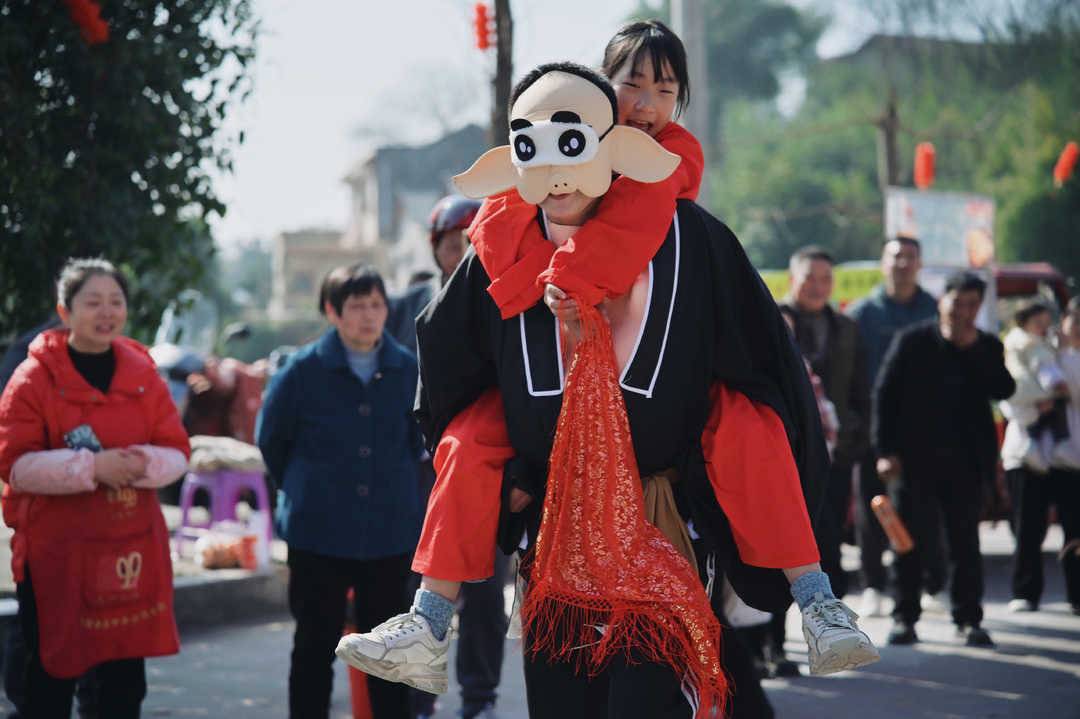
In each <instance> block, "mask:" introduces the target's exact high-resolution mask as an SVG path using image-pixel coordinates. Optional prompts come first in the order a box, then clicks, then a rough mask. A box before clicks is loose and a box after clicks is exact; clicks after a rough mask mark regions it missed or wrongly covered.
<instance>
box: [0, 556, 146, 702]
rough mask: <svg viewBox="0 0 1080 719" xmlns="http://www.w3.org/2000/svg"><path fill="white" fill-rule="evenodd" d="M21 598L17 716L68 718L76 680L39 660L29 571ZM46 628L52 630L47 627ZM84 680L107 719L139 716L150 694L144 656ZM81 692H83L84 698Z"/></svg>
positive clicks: (20, 586) (98, 669)
mask: <svg viewBox="0 0 1080 719" xmlns="http://www.w3.org/2000/svg"><path fill="white" fill-rule="evenodd" d="M15 591H16V595H17V596H18V599H19V617H18V623H19V629H20V632H21V635H22V636H21V638H22V643H23V652H22V658H21V662H20V663H19V664H18V665H17V666H16V667H12V668H11V669H9V670H8V671H9V672H11V673H15V672H17V673H18V676H17V677H13V676H12V674H9V677H10V678H14V679H15V681H16V684H17V685H18V686H20V687H21V691H22V696H21V698H20V702H19V704H18V709H17V711H18V714H17V716H19V717H25V718H26V719H69V718H70V717H71V707H72V702H73V699H74V695H75V684H76V680H75V679H60V678H57V677H54V676H52V675H50V674H49V673H48V672H46V671H45V667H44V666H42V664H41V648H40V639H39V635H38V632H39V621H38V614H37V603H36V601H35V599H34V586H33V583H32V581H31V578H30V574H29V572H27V574H26V579H25V580H24V581H22V582H20V583H19V584H18V585H17V586H16V590H15ZM46 631H48V629H47V628H46ZM81 681H82V682H83V683H87V682H89V683H90V684H87V686H90V685H92V687H93V692H92V695H93V698H94V699H95V700H96V705H97V706H96V709H97V714H96V715H97V716H100V717H108V718H109V719H114V718H115V719H137V718H138V716H139V709H140V707H141V706H142V701H143V699H145V698H146V662H145V661H144V660H143V659H119V660H116V661H111V662H104V663H103V664H99V665H98V666H96V667H94V669H93V670H91V672H90V673H88V674H87V675H86V676H84V677H83V678H82V679H81ZM81 696H82V693H80V697H81Z"/></svg>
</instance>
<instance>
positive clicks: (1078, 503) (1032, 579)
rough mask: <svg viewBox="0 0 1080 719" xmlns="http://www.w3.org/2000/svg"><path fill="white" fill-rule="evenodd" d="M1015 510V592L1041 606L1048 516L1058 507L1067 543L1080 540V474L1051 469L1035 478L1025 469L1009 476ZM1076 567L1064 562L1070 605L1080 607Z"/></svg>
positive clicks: (1013, 580) (1079, 587)
mask: <svg viewBox="0 0 1080 719" xmlns="http://www.w3.org/2000/svg"><path fill="white" fill-rule="evenodd" d="M1005 478H1006V480H1007V482H1008V486H1009V496H1010V498H1011V500H1012V509H1013V516H1012V521H1013V534H1014V535H1015V536H1016V554H1015V557H1014V564H1013V576H1012V593H1013V596H1014V597H1016V598H1018V599H1027V600H1028V601H1031V602H1034V603H1035V604H1038V603H1039V599H1041V598H1042V592H1043V565H1042V543H1043V540H1044V539H1046V528H1047V513H1048V510H1049V509H1050V505H1051V504H1053V505H1055V506H1056V507H1057V511H1058V519H1059V520H1060V522H1061V528H1062V530H1063V531H1064V533H1065V544H1068V543H1069V542H1072V541H1074V540H1076V539H1080V472H1073V471H1065V470H1060V469H1054V470H1051V472H1050V474H1049V475H1034V474H1032V473H1031V472H1028V471H1027V470H1025V469H1013V470H1010V471H1008V472H1006V474H1005ZM1073 566H1074V565H1073V564H1071V563H1068V562H1063V568H1064V570H1065V589H1066V594H1067V598H1068V601H1069V603H1070V604H1072V605H1074V606H1075V605H1080V576H1073V575H1075V574H1076V570H1075V569H1073Z"/></svg>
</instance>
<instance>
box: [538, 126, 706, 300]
mask: <svg viewBox="0 0 1080 719" xmlns="http://www.w3.org/2000/svg"><path fill="white" fill-rule="evenodd" d="M656 140H657V142H659V143H660V145H661V146H662V147H663V148H664V149H666V150H668V151H669V152H673V153H675V154H677V155H679V156H680V157H681V158H682V162H680V163H679V166H678V167H677V168H676V169H675V172H674V173H673V174H672V175H671V177H669V178H667V179H666V180H663V181H662V182H653V183H643V182H636V181H634V180H631V179H629V178H626V177H620V178H619V179H617V180H615V182H613V183H612V185H611V189H610V190H608V192H607V194H606V195H605V196H604V201H603V202H601V203H600V207H599V209H598V210H597V213H596V215H595V216H593V217H592V218H590V219H589V221H588V222H586V223H585V225H583V226H582V227H581V229H580V230H578V231H577V232H576V233H575V234H574V236H573V237H572V238H570V240H569V241H568V242H567V243H566V244H565V245H563V246H562V247H560V248H558V249H557V250H555V253H554V255H553V257H552V259H551V264H550V266H549V267H548V268H547V269H546V270H545V271H544V272H542V273H541V274H540V276H539V277H538V278H537V284H538V285H539V286H540V287H541V288H542V287H543V286H544V285H545V284H547V283H550V284H553V285H555V286H556V287H559V288H560V289H562V290H564V291H566V292H567V293H569V294H572V295H576V296H577V297H579V298H581V300H582V301H583V302H586V303H588V304H590V305H596V304H599V303H600V302H601V301H603V299H604V297H605V296H607V297H618V296H620V295H623V294H626V293H627V292H629V291H630V287H631V286H633V284H634V280H636V279H637V276H638V275H639V274H641V273H642V272H643V271H644V270H645V268H646V267H647V266H648V264H649V260H651V259H652V258H653V255H655V254H656V251H657V250H659V249H660V246H661V245H662V244H663V243H664V240H665V238H666V237H667V232H668V228H669V227H670V226H671V218H672V217H673V216H674V214H675V200H677V199H690V200H693V199H696V198H697V193H698V189H699V188H700V187H701V175H702V172H703V170H704V167H705V157H704V155H703V154H702V151H701V144H700V143H699V142H698V141H697V138H695V137H694V136H693V135H692V134H690V132H689V131H687V130H686V128H684V127H682V126H681V125H679V124H678V123H675V122H669V123H668V124H667V126H666V127H664V129H663V130H661V131H660V133H659V134H658V135H657V136H656Z"/></svg>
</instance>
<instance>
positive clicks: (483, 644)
mask: <svg viewBox="0 0 1080 719" xmlns="http://www.w3.org/2000/svg"><path fill="white" fill-rule="evenodd" d="M479 209H480V201H479V200H471V199H469V198H467V197H462V196H461V195H448V196H446V197H444V198H442V199H441V200H439V201H438V202H437V203H435V207H433V208H432V210H431V219H430V220H429V221H428V228H429V231H430V236H431V254H432V256H433V257H434V259H435V265H436V266H437V267H438V273H437V274H436V275H431V274H430V273H421V272H417V273H415V274H414V275H413V277H412V279H411V280H410V282H409V286H408V288H407V289H406V290H405V292H404V293H402V294H401V295H399V296H397V297H395V298H394V299H392V300H391V311H390V319H389V320H388V322H387V331H389V332H390V333H391V334H392V335H393V337H394V339H396V340H397V341H398V342H401V343H402V344H403V345H405V346H407V347H409V348H410V349H411V350H412V351H413V352H415V351H416V316H417V315H419V314H420V312H421V311H422V310H423V309H424V307H425V306H426V305H427V304H428V303H429V302H430V301H431V300H432V298H434V297H435V295H436V294H438V292H439V289H440V288H441V287H442V286H443V285H444V284H446V282H447V281H448V280H449V279H450V275H452V274H453V273H454V270H455V269H456V268H457V266H458V264H459V263H460V262H461V260H462V258H463V257H464V256H465V251H466V249H468V247H469V238H468V237H466V235H465V230H466V229H468V227H469V225H470V224H471V223H472V221H473V218H475V217H476V213H477V211H478V210H479ZM434 482H435V470H434V469H433V468H432V465H431V461H430V460H429V461H426V462H424V463H423V466H422V468H421V480H420V483H421V490H422V491H423V492H424V494H425V495H426V494H427V493H429V492H430V491H431V487H432V485H433V484H434ZM508 565H509V557H507V556H506V555H505V554H503V553H502V552H496V561H495V573H494V575H493V576H491V577H490V578H488V579H486V580H485V581H482V582H474V583H468V584H466V585H465V586H464V587H463V589H462V592H461V597H460V613H459V615H458V630H459V635H460V639H459V644H458V653H457V660H456V661H457V667H456V669H457V678H458V683H459V684H460V685H461V707H462V709H461V716H462V717H464V718H465V719H489V718H492V717H495V713H494V709H493V707H494V705H495V700H496V697H497V694H496V690H497V688H498V686H499V679H500V676H501V671H502V660H503V639H504V637H505V636H506V629H507V623H508V620H507V617H506V612H505V607H504V600H503V586H505V584H506V581H507V574H508V572H509V566H508ZM415 576H416V579H417V580H419V576H420V575H415ZM416 586H419V581H417V582H416ZM412 705H413V713H414V715H415V716H416V717H417V719H425V718H426V717H430V716H433V715H434V714H435V695H434V694H429V693H427V692H421V691H415V692H414V694H413V701H412Z"/></svg>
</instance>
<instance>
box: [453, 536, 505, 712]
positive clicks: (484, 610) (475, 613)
mask: <svg viewBox="0 0 1080 719" xmlns="http://www.w3.org/2000/svg"><path fill="white" fill-rule="evenodd" d="M509 565H510V558H509V557H507V556H506V555H505V554H503V553H502V552H500V551H499V550H495V574H494V576H492V577H491V578H490V579H487V580H485V581H483V582H477V583H466V584H463V585H461V599H462V603H461V609H460V610H459V612H458V645H457V659H456V664H455V668H456V670H457V679H458V683H459V684H460V685H461V704H462V708H463V709H464V713H465V716H469V714H470V713H475V712H478V711H480V710H481V709H483V708H484V706H485V705H487V704H490V703H494V702H495V697H496V689H497V688H498V686H499V677H500V675H501V673H502V662H503V647H504V646H505V643H506V629H507V627H508V626H509V619H508V618H507V616H506V599H505V595H504V594H503V588H504V587H505V586H506V580H507V576H506V575H507V573H508V571H509Z"/></svg>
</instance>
